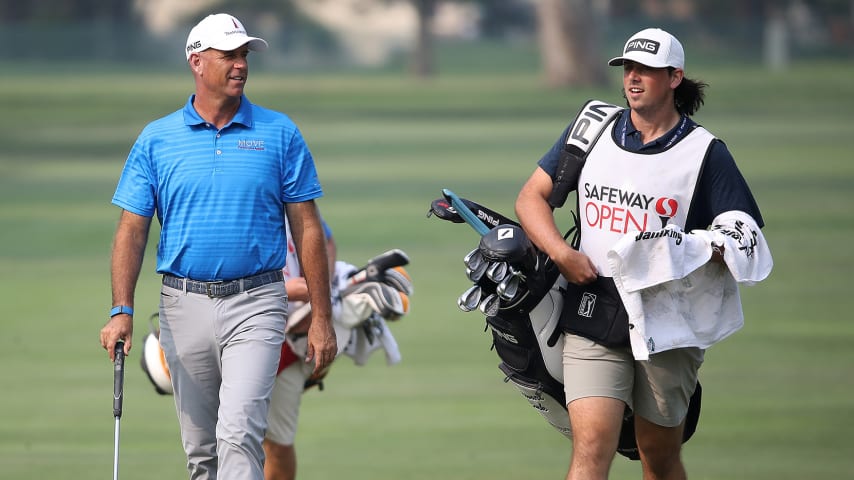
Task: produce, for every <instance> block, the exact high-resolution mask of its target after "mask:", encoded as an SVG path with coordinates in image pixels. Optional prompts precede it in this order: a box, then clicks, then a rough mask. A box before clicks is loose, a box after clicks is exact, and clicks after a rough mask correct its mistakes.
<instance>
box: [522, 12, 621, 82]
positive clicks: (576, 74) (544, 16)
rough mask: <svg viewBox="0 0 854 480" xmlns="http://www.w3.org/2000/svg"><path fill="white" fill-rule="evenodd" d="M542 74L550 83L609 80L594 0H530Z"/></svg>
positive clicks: (599, 22)
mask: <svg viewBox="0 0 854 480" xmlns="http://www.w3.org/2000/svg"><path fill="white" fill-rule="evenodd" d="M531 1H532V3H533V5H534V8H535V9H536V18H537V39H538V42H539V49H540V57H541V59H542V68H543V74H544V76H545V81H546V83H547V84H548V85H549V86H551V87H568V86H591V85H601V84H603V83H605V82H607V77H606V73H605V66H604V62H603V61H602V58H601V55H600V37H601V33H600V30H601V18H598V15H596V14H595V11H594V8H593V4H592V1H591V0H531Z"/></svg>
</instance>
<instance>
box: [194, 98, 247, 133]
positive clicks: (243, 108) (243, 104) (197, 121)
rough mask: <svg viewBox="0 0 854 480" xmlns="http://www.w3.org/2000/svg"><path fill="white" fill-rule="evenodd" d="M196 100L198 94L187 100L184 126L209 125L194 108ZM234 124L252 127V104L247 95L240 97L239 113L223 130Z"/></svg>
mask: <svg viewBox="0 0 854 480" xmlns="http://www.w3.org/2000/svg"><path fill="white" fill-rule="evenodd" d="M195 98H196V94H192V95H190V98H188V99H187V103H186V104H185V105H184V124H185V125H187V126H193V125H201V124H204V123H207V122H206V121H205V119H204V118H202V117H201V115H199V112H197V111H196V109H195V108H194V107H193V100H194V99H195ZM232 123H239V124H240V125H243V126H244V127H252V103H250V102H249V99H248V98H246V95H241V96H240V106H239V107H237V113H235V114H234V118H232V119H231V122H229V123H228V125H226V126H225V127H223V128H226V127H228V126H229V125H231V124H232Z"/></svg>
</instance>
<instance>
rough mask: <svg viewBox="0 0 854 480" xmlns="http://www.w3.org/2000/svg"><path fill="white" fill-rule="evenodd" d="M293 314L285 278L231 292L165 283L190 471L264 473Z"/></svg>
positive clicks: (168, 348) (164, 305) (210, 475)
mask: <svg viewBox="0 0 854 480" xmlns="http://www.w3.org/2000/svg"><path fill="white" fill-rule="evenodd" d="M286 320H287V295H286V293H285V286H284V283H282V282H274V283H271V284H268V285H263V286H260V287H258V288H254V289H252V290H249V291H246V292H242V293H238V294H235V295H230V296H228V297H223V298H209V297H208V296H207V295H203V294H196V293H186V292H183V291H182V290H179V289H175V288H170V287H167V286H163V287H162V288H161V292H160V344H161V346H162V348H163V352H164V354H165V357H166V363H167V365H168V366H169V371H170V374H171V376H172V386H173V388H174V390H175V408H176V410H177V412H178V422H179V425H180V428H181V441H182V443H183V446H184V451H185V452H186V454H187V469H188V470H189V472H190V479H192V480H196V479H199V480H214V479H216V478H217V477H219V478H221V479H224V480H242V479H247V480H249V479H251V480H263V479H264V450H263V448H262V441H263V439H264V434H265V431H266V429H267V411H268V409H269V406H270V395H271V392H272V389H273V383H274V382H275V378H276V369H277V367H278V364H279V358H280V355H281V348H282V341H283V339H284V329H285V322H286Z"/></svg>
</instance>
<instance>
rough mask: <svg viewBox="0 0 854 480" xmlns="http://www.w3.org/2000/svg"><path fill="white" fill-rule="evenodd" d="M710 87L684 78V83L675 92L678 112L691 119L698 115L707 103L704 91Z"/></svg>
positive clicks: (704, 83) (698, 81)
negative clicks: (698, 111) (692, 116)
mask: <svg viewBox="0 0 854 480" xmlns="http://www.w3.org/2000/svg"><path fill="white" fill-rule="evenodd" d="M708 86H709V84H708V83H706V82H703V81H701V80H692V79H690V78H688V77H685V76H683V77H682V83H680V84H679V86H678V87H676V90H674V91H673V102H674V103H675V104H676V111H677V112H679V113H680V114H681V115H687V116H689V117H690V116H691V115H694V114H695V113H697V110H699V109H700V107H701V106H703V103H705V99H706V92H705V91H704V90H705V88H706V87H708Z"/></svg>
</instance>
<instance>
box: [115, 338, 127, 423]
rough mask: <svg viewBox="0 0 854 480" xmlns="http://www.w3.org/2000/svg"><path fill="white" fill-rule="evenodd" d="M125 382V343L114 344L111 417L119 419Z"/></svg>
mask: <svg viewBox="0 0 854 480" xmlns="http://www.w3.org/2000/svg"><path fill="white" fill-rule="evenodd" d="M124 381H125V342H116V350H115V361H114V362H113V416H114V417H116V418H121V416H122V399H123V398H124Z"/></svg>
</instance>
